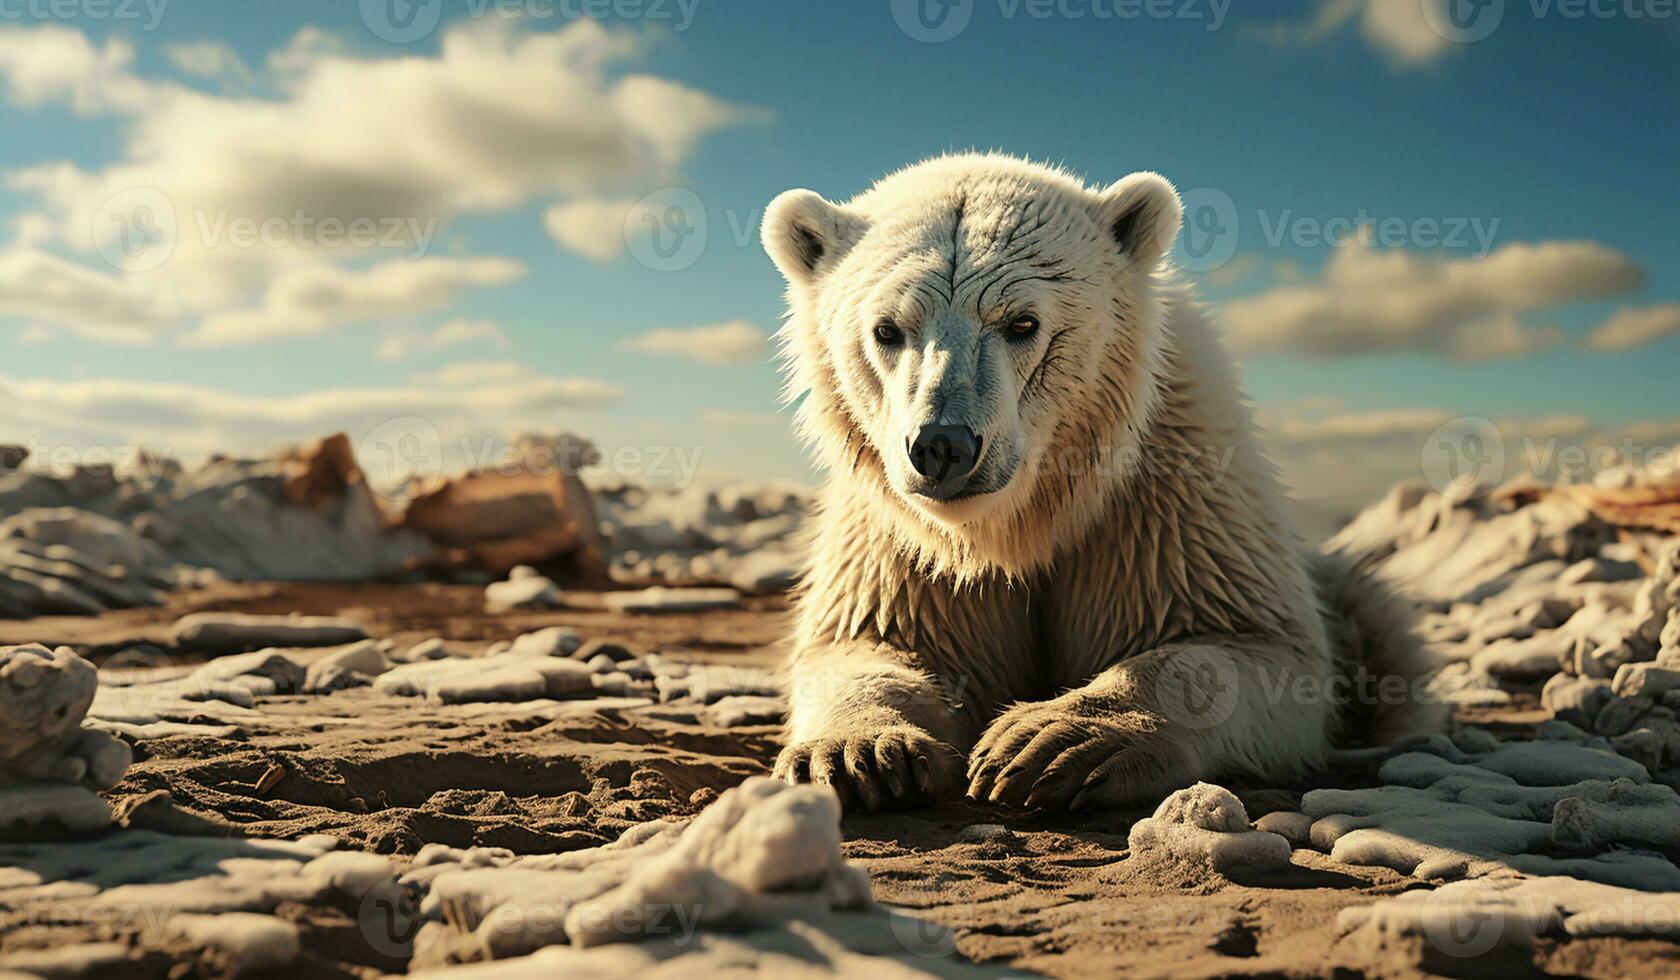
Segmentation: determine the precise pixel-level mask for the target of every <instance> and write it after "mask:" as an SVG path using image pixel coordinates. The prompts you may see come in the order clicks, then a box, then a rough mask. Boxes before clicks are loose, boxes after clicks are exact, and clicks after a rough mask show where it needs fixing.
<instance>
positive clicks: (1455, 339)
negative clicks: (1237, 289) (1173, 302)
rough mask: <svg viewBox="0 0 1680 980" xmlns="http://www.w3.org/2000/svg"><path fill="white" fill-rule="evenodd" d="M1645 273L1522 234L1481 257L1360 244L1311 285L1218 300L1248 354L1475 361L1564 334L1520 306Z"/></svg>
mask: <svg viewBox="0 0 1680 980" xmlns="http://www.w3.org/2000/svg"><path fill="white" fill-rule="evenodd" d="M1644 280H1645V276H1644V272H1643V271H1642V270H1641V269H1640V268H1639V266H1638V265H1637V264H1635V263H1634V262H1633V260H1631V259H1629V258H1628V257H1627V256H1625V255H1623V254H1621V253H1620V252H1617V251H1616V250H1614V249H1611V248H1609V247H1607V246H1604V245H1600V244H1598V243H1596V242H1589V241H1548V242H1539V243H1535V244H1525V243H1518V244H1513V245H1507V246H1504V247H1503V248H1499V249H1496V250H1495V251H1493V252H1492V253H1491V254H1489V255H1488V256H1487V257H1486V258H1482V259H1467V258H1442V257H1439V256H1435V255H1423V254H1419V253H1415V252H1409V251H1405V250H1401V249H1394V250H1381V249H1377V248H1374V247H1372V246H1371V245H1369V244H1367V243H1364V242H1350V243H1348V244H1345V245H1341V246H1339V247H1337V248H1336V249H1335V251H1334V252H1333V253H1332V255H1331V257H1330V261H1329V263H1328V264H1327V265H1326V266H1325V269H1324V272H1323V275H1322V276H1321V277H1320V279H1319V281H1318V282H1316V283H1305V284H1296V285H1286V286H1279V287H1276V288H1273V289H1270V290H1267V291H1265V292H1263V293H1260V294H1259V295H1256V296H1251V297H1246V298H1240V299H1234V300H1231V301H1230V302H1228V303H1227V304H1226V306H1225V313H1224V322H1225V324H1226V329H1227V331H1228V333H1229V335H1230V337H1231V341H1232V343H1233V345H1234V346H1235V347H1237V348H1238V349H1239V350H1243V351H1246V352H1251V353H1269V352H1283V351H1287V352H1292V353H1299V354H1306V355H1310V356H1316V357H1340V356H1347V355H1353V354H1365V353H1374V352H1382V351H1426V352H1434V353H1439V354H1442V355H1444V356H1446V357H1450V358H1456V359H1462V360H1475V359H1487V358H1498V357H1517V356H1522V355H1526V354H1532V353H1536V352H1538V351H1541V350H1545V349H1547V348H1549V347H1552V346H1555V345H1556V344H1558V343H1559V342H1560V341H1561V339H1562V332H1561V331H1560V330H1559V329H1558V328H1556V327H1552V326H1529V325H1526V324H1524V323H1523V322H1522V321H1521V320H1520V319H1519V317H1518V314H1521V313H1525V312H1529V311H1533V310H1540V309H1546V308H1549V307H1553V306H1560V305H1563V304H1566V303H1571V302H1575V301H1578V300H1586V299H1596V298H1601V297H1604V296H1613V295H1615V294H1617V293H1621V292H1625V291H1627V290H1630V289H1634V288H1636V287H1638V286H1639V285H1641V284H1642V283H1643V282H1644Z"/></svg>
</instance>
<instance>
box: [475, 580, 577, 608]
mask: <svg viewBox="0 0 1680 980" xmlns="http://www.w3.org/2000/svg"><path fill="white" fill-rule="evenodd" d="M559 607H560V588H559V586H556V585H555V584H554V583H553V582H551V581H549V580H548V579H546V578H543V577H542V576H540V575H538V576H536V577H533V578H521V579H510V580H508V581H506V582H492V583H490V584H489V585H487V586H485V587H484V611H485V612H487V613H492V614H495V613H504V612H512V611H515V610H527V609H557V608H559Z"/></svg>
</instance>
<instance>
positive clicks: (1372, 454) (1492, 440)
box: [1257, 397, 1680, 536]
mask: <svg viewBox="0 0 1680 980" xmlns="http://www.w3.org/2000/svg"><path fill="white" fill-rule="evenodd" d="M1477 414H1479V413H1476V412H1462V411H1451V410H1448V409H1442V408H1416V407H1402V408H1385V409H1375V410H1367V411H1347V410H1346V409H1345V405H1344V403H1343V402H1342V400H1340V399H1337V398H1325V397H1314V398H1302V399H1294V400H1292V401H1290V402H1286V403H1273V404H1270V405H1263V406H1261V407H1260V409H1259V410H1258V412H1257V416H1258V418H1259V419H1260V421H1261V425H1262V428H1263V430H1264V440H1265V443H1266V445H1267V446H1268V447H1269V448H1270V450H1271V451H1272V453H1273V455H1274V457H1275V458H1276V460H1277V462H1278V466H1279V468H1280V469H1281V470H1282V471H1283V474H1284V479H1285V482H1286V483H1287V484H1288V485H1289V487H1290V489H1291V497H1292V499H1293V500H1294V501H1295V502H1296V505H1295V506H1294V508H1293V510H1294V514H1295V517H1296V518H1297V520H1298V521H1300V522H1302V524H1303V525H1304V527H1303V530H1304V531H1305V533H1307V534H1309V535H1310V536H1321V535H1323V534H1327V533H1329V532H1330V531H1331V530H1333V529H1334V528H1335V526H1336V525H1337V524H1338V523H1339V522H1340V521H1343V520H1345V519H1347V518H1348V517H1351V516H1352V515H1353V514H1355V513H1356V512H1358V511H1359V510H1360V509H1362V508H1363V507H1365V506H1366V505H1368V504H1370V503H1372V502H1373V501H1375V500H1376V499H1377V498H1379V497H1380V496H1381V495H1382V494H1383V493H1385V492H1386V491H1387V490H1388V488H1389V487H1391V486H1393V485H1394V484H1396V483H1402V482H1409V483H1422V484H1427V483H1428V482H1429V480H1430V479H1431V478H1434V479H1441V478H1442V477H1443V476H1444V473H1445V467H1444V466H1443V463H1444V462H1445V460H1444V459H1443V455H1442V454H1443V452H1448V451H1450V450H1446V449H1443V447H1442V445H1441V444H1440V442H1439V440H1438V437H1437V430H1439V429H1441V427H1442V426H1444V425H1447V424H1448V423H1451V422H1454V421H1455V420H1459V419H1463V418H1465V417H1467V416H1475V415H1477ZM1487 421H1488V422H1489V423H1490V424H1491V426H1492V429H1491V430H1488V429H1485V428H1483V427H1482V426H1481V425H1480V424H1479V423H1478V424H1477V425H1476V426H1475V427H1473V428H1472V427H1468V426H1466V427H1459V428H1453V429H1449V430H1447V433H1446V437H1447V438H1449V439H1451V440H1453V442H1452V443H1451V445H1453V446H1455V447H1463V443H1462V441H1461V440H1462V439H1463V438H1464V433H1465V432H1471V431H1474V432H1477V433H1478V434H1479V435H1486V440H1485V441H1484V443H1483V444H1482V445H1480V446H1477V447H1474V451H1475V452H1477V453H1480V454H1482V455H1483V457H1484V458H1485V460H1484V462H1485V465H1486V466H1487V468H1486V469H1485V470H1484V479H1486V480H1488V481H1492V482H1504V481H1508V480H1511V479H1517V478H1528V477H1534V478H1539V479H1543V480H1556V479H1559V478H1569V479H1577V480H1578V479H1587V478H1590V477H1591V475H1592V473H1593V472H1595V471H1597V470H1601V469H1603V468H1605V467H1608V466H1612V465H1614V464H1615V462H1616V461H1617V460H1618V459H1620V458H1624V457H1631V458H1632V459H1634V460H1636V461H1640V462H1646V463H1654V462H1658V461H1660V460H1662V459H1663V458H1665V457H1668V458H1672V454H1671V453H1670V451H1669V447H1672V446H1674V445H1675V444H1676V442H1677V441H1680V418H1668V419H1650V420H1643V421H1633V422H1605V421H1602V420H1598V419H1594V418H1591V417H1589V416H1586V415H1581V414H1554V415H1542V416H1494V417H1492V418H1491V419H1488V420H1487ZM1467 451H1468V450H1467Z"/></svg>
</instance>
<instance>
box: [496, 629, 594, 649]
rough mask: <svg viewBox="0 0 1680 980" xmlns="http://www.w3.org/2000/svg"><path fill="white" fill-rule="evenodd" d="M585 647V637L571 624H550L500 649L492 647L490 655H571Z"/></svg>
mask: <svg viewBox="0 0 1680 980" xmlns="http://www.w3.org/2000/svg"><path fill="white" fill-rule="evenodd" d="M582 647H583V637H582V636H580V635H579V634H578V631H577V630H575V629H572V628H571V627H570V626H550V627H548V628H546V629H540V630H537V631H536V632H534V633H525V634H523V635H521V636H520V637H519V638H517V639H515V640H514V641H513V642H512V643H509V644H506V645H505V646H502V647H501V648H500V649H497V648H496V647H492V648H491V649H490V656H509V657H571V656H575V655H576V654H577V652H578V651H579V650H580V649H581V648H582Z"/></svg>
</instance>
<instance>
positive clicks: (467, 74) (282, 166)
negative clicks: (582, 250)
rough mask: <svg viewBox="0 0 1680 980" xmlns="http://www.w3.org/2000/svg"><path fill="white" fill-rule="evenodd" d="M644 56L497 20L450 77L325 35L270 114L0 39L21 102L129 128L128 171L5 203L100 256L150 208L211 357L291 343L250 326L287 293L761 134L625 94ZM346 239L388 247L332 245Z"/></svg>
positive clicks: (98, 54) (266, 107)
mask: <svg viewBox="0 0 1680 980" xmlns="http://www.w3.org/2000/svg"><path fill="white" fill-rule="evenodd" d="M645 45H646V41H645V39H644V37H643V36H641V35H634V34H630V33H627V32H612V31H608V30H607V29H605V28H604V27H602V26H601V25H600V24H599V23H598V22H596V21H594V20H590V19H580V20H577V21H575V22H574V23H572V24H570V25H569V26H567V27H565V28H563V29H560V30H555V31H547V32H536V31H527V30H525V29H523V28H521V27H518V26H516V25H514V24H512V23H510V22H509V21H507V20H505V19H503V18H486V19H482V20H477V21H464V22H462V23H460V24H458V25H457V26H455V27H452V28H451V29H449V30H448V31H446V32H445V33H444V34H443V36H442V38H441V42H440V50H439V51H438V53H437V54H435V55H401V56H391V57H356V56H352V55H349V54H346V53H344V51H343V49H342V47H341V46H340V45H338V44H337V43H336V41H335V39H334V38H333V37H332V36H331V35H328V34H324V33H322V32H320V31H318V30H313V29H312V30H307V31H304V32H300V34H299V35H298V36H297V37H296V38H294V39H293V41H292V44H291V45H290V46H289V47H288V48H286V49H285V50H283V51H280V52H276V53H274V54H273V55H271V57H270V59H269V73H268V76H267V78H266V81H267V82H268V83H269V84H270V86H272V88H273V91H275V92H277V95H273V96H263V97H257V96H233V95H228V94H220V93H207V92H204V91H200V90H197V89H195V88H192V87H189V86H186V85H182V84H179V83H177V82H173V81H166V80H157V79H150V78H142V77H139V76H137V75H135V74H134V73H133V71H132V68H133V59H134V53H133V50H132V49H131V48H130V47H128V46H127V45H126V44H124V43H123V42H119V41H111V42H107V43H105V45H104V46H103V47H96V46H95V45H94V44H93V43H92V42H90V41H89V40H88V39H87V37H86V36H85V35H83V34H81V33H79V32H77V31H75V30H71V29H69V28H65V27H59V26H51V27H42V28H34V29H17V28H14V29H7V30H0V87H3V89H4V92H3V94H4V96H5V97H7V98H9V99H10V100H11V101H12V102H14V103H17V104H19V105H23V106H26V107H30V108H42V109H45V108H51V107H53V106H55V105H60V104H62V105H66V106H68V107H69V108H70V109H71V110H72V111H73V112H76V113H78V114H83V115H87V114H92V113H107V114H110V113H114V114H118V115H119V116H121V117H122V118H123V120H124V122H123V126H124V145H123V150H122V155H121V159H119V160H117V161H115V162H113V163H111V164H109V165H107V166H103V167H98V168H93V169H89V168H86V167H85V166H83V165H81V164H79V163H74V162H70V161H51V162H46V163H43V164H40V165H37V166H33V167H29V168H27V169H24V170H19V171H14V172H12V173H9V174H7V175H6V184H7V186H8V187H10V188H11V189H13V190H17V191H24V192H27V193H29V194H32V195H33V196H34V197H35V198H36V200H37V202H38V206H37V208H36V209H35V210H34V211H29V212H26V215H25V217H26V218H27V220H28V223H29V227H30V233H31V237H32V240H33V241H37V242H42V243H45V242H47V241H56V242H60V243H62V244H64V245H67V246H69V247H70V248H72V249H75V250H78V251H81V252H84V253H91V252H93V251H95V250H96V248H97V247H98V246H99V245H101V244H107V245H108V244H109V243H108V242H100V241H96V239H95V236H96V234H99V235H107V236H108V235H110V234H112V232H111V231H110V230H109V229H110V222H108V221H104V222H102V221H97V220H96V219H98V218H101V217H107V218H108V217H110V215H109V214H108V213H104V212H102V208H103V209H106V211H108V210H109V207H110V202H111V201H113V199H116V200H124V198H119V197H117V195H119V194H123V193H124V192H128V193H132V192H133V189H135V188H147V189H149V190H148V191H147V193H148V194H152V195H153V196H154V197H161V199H162V201H163V202H165V203H164V204H163V207H165V208H167V209H168V210H169V211H171V212H172V213H173V217H174V222H173V227H174V229H175V230H176V232H177V234H176V237H175V244H174V248H173V252H172V253H171V254H170V255H169V257H168V260H167V261H166V262H164V263H163V264H162V265H161V266H158V267H156V268H154V269H151V270H150V271H148V272H146V273H145V275H146V277H147V279H148V280H149V281H151V282H153V283H154V284H155V287H156V288H157V289H158V290H159V291H160V292H163V293H167V294H168V295H171V296H173V297H176V298H177V299H178V301H179V302H180V303H181V304H182V305H183V307H184V308H185V309H186V311H187V312H188V313H189V314H192V315H198V316H204V317H207V318H208V322H207V323H205V324H204V325H203V326H201V328H200V329H199V330H197V331H194V332H193V336H194V337H196V338H198V339H200V340H202V339H205V338H217V339H218V340H220V341H224V342H233V341H238V342H251V341H256V340H261V339H270V338H273V337H277V336H285V335H287V333H288V330H289V329H290V325H289V324H286V323H283V322H281V321H280V320H278V319H276V318H274V317H270V316H265V315H263V314H262V313H261V312H260V311H253V310H251V309H249V307H251V305H252V302H253V299H254V297H255V295H256V294H258V293H260V292H261V291H263V290H264V289H271V284H275V283H279V282H281V281H284V280H286V279H287V278H288V277H289V276H293V275H296V276H300V277H304V278H308V279H311V280H312V281H318V280H319V279H320V278H321V277H322V276H323V275H324V273H322V272H321V271H320V267H321V266H323V265H326V264H341V265H342V264H349V263H351V262H353V261H367V260H377V259H378V258H379V257H380V256H382V255H383V256H394V255H397V254H409V253H411V252H413V251H415V248H416V245H417V244H420V245H424V244H425V243H426V242H429V241H430V232H431V231H432V230H435V229H436V228H437V227H438V226H441V225H444V224H447V223H448V222H449V221H450V220H452V219H454V218H455V217H457V216H459V215H462V214H467V213H482V212H492V211H503V210H507V209H511V208H515V207H520V206H524V205H526V204H529V203H531V202H533V201H547V200H552V199H557V198H558V199H566V198H598V197H601V196H603V195H609V196H610V195H613V194H625V193H629V192H635V191H639V190H641V189H644V188H646V187H647V186H649V185H654V184H657V183H660V182H663V181H666V180H668V179H669V178H670V176H671V175H672V174H673V173H674V171H675V168H676V167H678V166H679V165H680V164H681V163H682V162H683V160H684V159H685V158H686V157H687V156H688V155H689V154H690V153H691V152H692V151H693V149H694V147H695V145H696V144H697V143H698V141H699V140H700V139H702V138H703V137H704V136H705V135H707V134H708V133H711V132H714V131H716V130H718V129H720V128H722V127H724V126H728V125H732V124H736V123H741V122H745V121H749V120H753V119H758V118H762V114H760V113H757V112H754V111H751V110H745V109H741V108H737V107H735V106H732V105H730V104H728V103H725V102H723V101H721V100H719V99H717V98H716V97H714V96H712V95H709V94H707V93H705V92H701V91H698V90H695V89H692V88H688V87H685V86H683V85H681V84H678V83H676V82H673V81H669V80H665V79H660V78H655V77H652V76H648V75H643V74H633V73H626V72H624V71H623V70H622V66H623V65H624V64H625V63H627V62H629V61H632V60H633V59H635V58H637V57H638V56H640V55H641V54H642V53H643V50H644V48H645ZM230 54H231V52H217V51H212V50H211V49H207V48H204V47H202V46H188V47H184V48H177V49H175V50H173V51H172V55H171V56H172V57H174V58H175V59H176V60H177V63H179V64H184V65H190V66H191V67H192V68H194V69H204V70H210V69H212V68H214V67H217V66H218V65H226V66H229V70H232V69H231V65H232V62H231V61H229V59H228V56H229V55H230ZM326 222H331V223H333V224H335V225H336V226H338V227H341V228H342V227H344V226H351V225H354V224H355V223H358V222H361V223H367V224H371V225H372V226H373V227H376V228H378V229H379V230H380V232H381V233H380V234H378V235H376V236H374V237H373V239H372V240H369V239H368V238H366V237H363V238H361V239H357V240H352V241H344V240H342V239H340V240H339V241H335V242H332V243H328V242H326V241H325V239H326V234H327V233H326V231H325V228H324V223H326ZM253 224H254V225H257V226H260V227H262V228H265V229H266V228H274V227H277V228H279V229H280V230H281V233H280V234H279V235H278V236H270V237H265V238H263V239H262V240H261V241H259V242H258V243H257V244H255V245H252V244H251V243H250V241H249V238H248V237H247V238H236V237H235V232H236V231H237V229H239V228H240V227H242V226H246V227H248V226H250V225H253ZM418 228H425V229H427V234H426V238H425V239H424V241H421V242H418V243H417V240H416V236H415V235H414V234H411V233H398V234H391V235H386V234H384V231H385V230H386V229H396V230H398V231H400V230H401V229H411V230H412V229H418ZM299 269H306V270H308V271H306V272H299V271H298V270H299ZM333 319H334V322H335V323H343V322H347V321H346V320H345V319H343V318H333Z"/></svg>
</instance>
